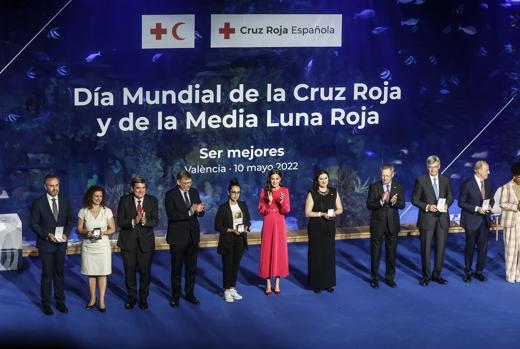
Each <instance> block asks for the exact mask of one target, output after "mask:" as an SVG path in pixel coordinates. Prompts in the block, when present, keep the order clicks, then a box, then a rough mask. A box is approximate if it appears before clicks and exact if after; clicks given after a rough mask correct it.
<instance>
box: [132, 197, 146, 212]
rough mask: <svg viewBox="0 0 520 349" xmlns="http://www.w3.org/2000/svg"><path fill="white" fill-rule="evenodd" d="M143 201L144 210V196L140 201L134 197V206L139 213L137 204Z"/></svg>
mask: <svg viewBox="0 0 520 349" xmlns="http://www.w3.org/2000/svg"><path fill="white" fill-rule="evenodd" d="M139 201H141V208H143V202H144V196H143V197H142V198H141V199H138V198H136V197H135V196H134V205H135V210H136V211H137V204H138V202H139Z"/></svg>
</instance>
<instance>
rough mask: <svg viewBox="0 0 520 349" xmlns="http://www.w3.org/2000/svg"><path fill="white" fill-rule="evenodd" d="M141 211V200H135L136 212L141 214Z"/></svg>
mask: <svg viewBox="0 0 520 349" xmlns="http://www.w3.org/2000/svg"><path fill="white" fill-rule="evenodd" d="M142 213H143V207H142V206H141V200H137V214H138V215H141V214H142Z"/></svg>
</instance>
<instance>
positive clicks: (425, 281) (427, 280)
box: [419, 278, 430, 286]
mask: <svg viewBox="0 0 520 349" xmlns="http://www.w3.org/2000/svg"><path fill="white" fill-rule="evenodd" d="M429 283H430V279H428V278H422V279H421V281H419V285H421V286H428V284H429Z"/></svg>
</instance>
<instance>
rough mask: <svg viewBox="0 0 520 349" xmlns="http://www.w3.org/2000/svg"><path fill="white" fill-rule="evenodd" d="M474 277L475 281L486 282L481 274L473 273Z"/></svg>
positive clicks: (485, 278)
mask: <svg viewBox="0 0 520 349" xmlns="http://www.w3.org/2000/svg"><path fill="white" fill-rule="evenodd" d="M474 276H475V279H477V280H478V281H481V282H484V281H486V280H487V277H486V276H485V275H484V274H482V273H475V274H474Z"/></svg>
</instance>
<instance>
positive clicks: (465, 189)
mask: <svg viewBox="0 0 520 349" xmlns="http://www.w3.org/2000/svg"><path fill="white" fill-rule="evenodd" d="M484 191H485V196H484V199H490V201H489V206H490V208H491V207H493V205H494V203H495V200H494V199H493V190H492V188H491V183H489V180H487V179H486V180H485V181H484ZM484 199H483V198H482V193H481V192H480V187H479V184H478V183H477V181H476V180H475V176H472V177H471V178H469V179H467V180H466V181H465V182H464V183H462V186H461V187H460V194H459V207H460V208H461V209H462V214H461V217H460V225H461V226H462V227H463V228H464V230H466V231H468V230H469V231H474V230H476V229H478V227H479V226H480V225H481V224H482V221H485V222H486V223H487V226H488V227H489V226H490V225H491V218H490V214H486V215H481V214H480V213H478V212H475V208H476V207H477V206H479V207H482V203H483V201H484Z"/></svg>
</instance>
